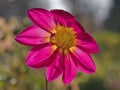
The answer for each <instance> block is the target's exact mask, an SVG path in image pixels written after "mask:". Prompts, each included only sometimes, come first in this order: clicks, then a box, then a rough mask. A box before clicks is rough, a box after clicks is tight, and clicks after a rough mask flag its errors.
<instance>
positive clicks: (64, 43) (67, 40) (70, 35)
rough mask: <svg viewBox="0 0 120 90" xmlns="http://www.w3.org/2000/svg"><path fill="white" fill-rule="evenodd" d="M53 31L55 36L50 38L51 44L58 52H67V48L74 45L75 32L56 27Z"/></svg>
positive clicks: (66, 28)
mask: <svg viewBox="0 0 120 90" xmlns="http://www.w3.org/2000/svg"><path fill="white" fill-rule="evenodd" d="M55 31H56V32H55V35H54V36H53V37H52V38H51V42H52V43H54V44H55V45H56V46H57V47H58V48H59V50H66V51H68V49H69V48H71V47H73V46H74V45H75V32H74V31H73V28H68V27H65V26H61V25H57V27H56V29H55Z"/></svg>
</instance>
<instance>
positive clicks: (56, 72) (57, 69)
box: [46, 52, 63, 81]
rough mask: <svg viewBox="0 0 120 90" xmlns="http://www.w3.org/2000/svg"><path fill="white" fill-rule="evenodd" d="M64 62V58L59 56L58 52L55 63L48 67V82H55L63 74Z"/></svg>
mask: <svg viewBox="0 0 120 90" xmlns="http://www.w3.org/2000/svg"><path fill="white" fill-rule="evenodd" d="M62 60H63V57H62V56H60V55H58V52H57V55H56V58H55V60H54V62H53V63H52V65H50V66H48V67H47V70H46V77H47V80H48V81H53V80H55V79H57V78H58V77H59V76H60V75H61V74H62V71H63V70H62V66H63V62H61V61H62Z"/></svg>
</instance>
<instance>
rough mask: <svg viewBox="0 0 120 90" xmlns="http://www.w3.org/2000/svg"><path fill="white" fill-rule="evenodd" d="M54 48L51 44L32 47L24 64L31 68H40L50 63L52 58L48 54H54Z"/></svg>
mask: <svg viewBox="0 0 120 90" xmlns="http://www.w3.org/2000/svg"><path fill="white" fill-rule="evenodd" d="M55 49H56V48H54V46H51V45H40V46H35V47H33V48H32V49H31V50H30V52H29V53H28V56H27V58H26V65H27V66H29V67H32V68H41V67H45V66H47V65H50V64H51V63H52V62H53V61H54V59H53V58H51V59H50V56H52V55H55V54H54V53H55ZM52 57H54V56H52Z"/></svg>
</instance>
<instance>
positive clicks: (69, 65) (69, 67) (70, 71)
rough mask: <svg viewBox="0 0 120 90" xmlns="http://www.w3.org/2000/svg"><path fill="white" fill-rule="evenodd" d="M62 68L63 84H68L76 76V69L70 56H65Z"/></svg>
mask: <svg viewBox="0 0 120 90" xmlns="http://www.w3.org/2000/svg"><path fill="white" fill-rule="evenodd" d="M64 67H65V69H64V72H63V82H64V84H69V83H70V82H71V81H72V80H73V79H74V77H75V76H76V74H77V67H76V65H75V63H74V62H73V59H72V58H71V57H70V55H66V56H65V60H64Z"/></svg>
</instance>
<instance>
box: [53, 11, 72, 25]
mask: <svg viewBox="0 0 120 90" xmlns="http://www.w3.org/2000/svg"><path fill="white" fill-rule="evenodd" d="M51 12H52V14H53V16H54V18H55V21H56V23H59V24H61V25H64V26H66V24H67V21H71V20H74V16H73V15H71V14H70V13H68V12H66V11H64V10H59V9H55V10H51Z"/></svg>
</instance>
